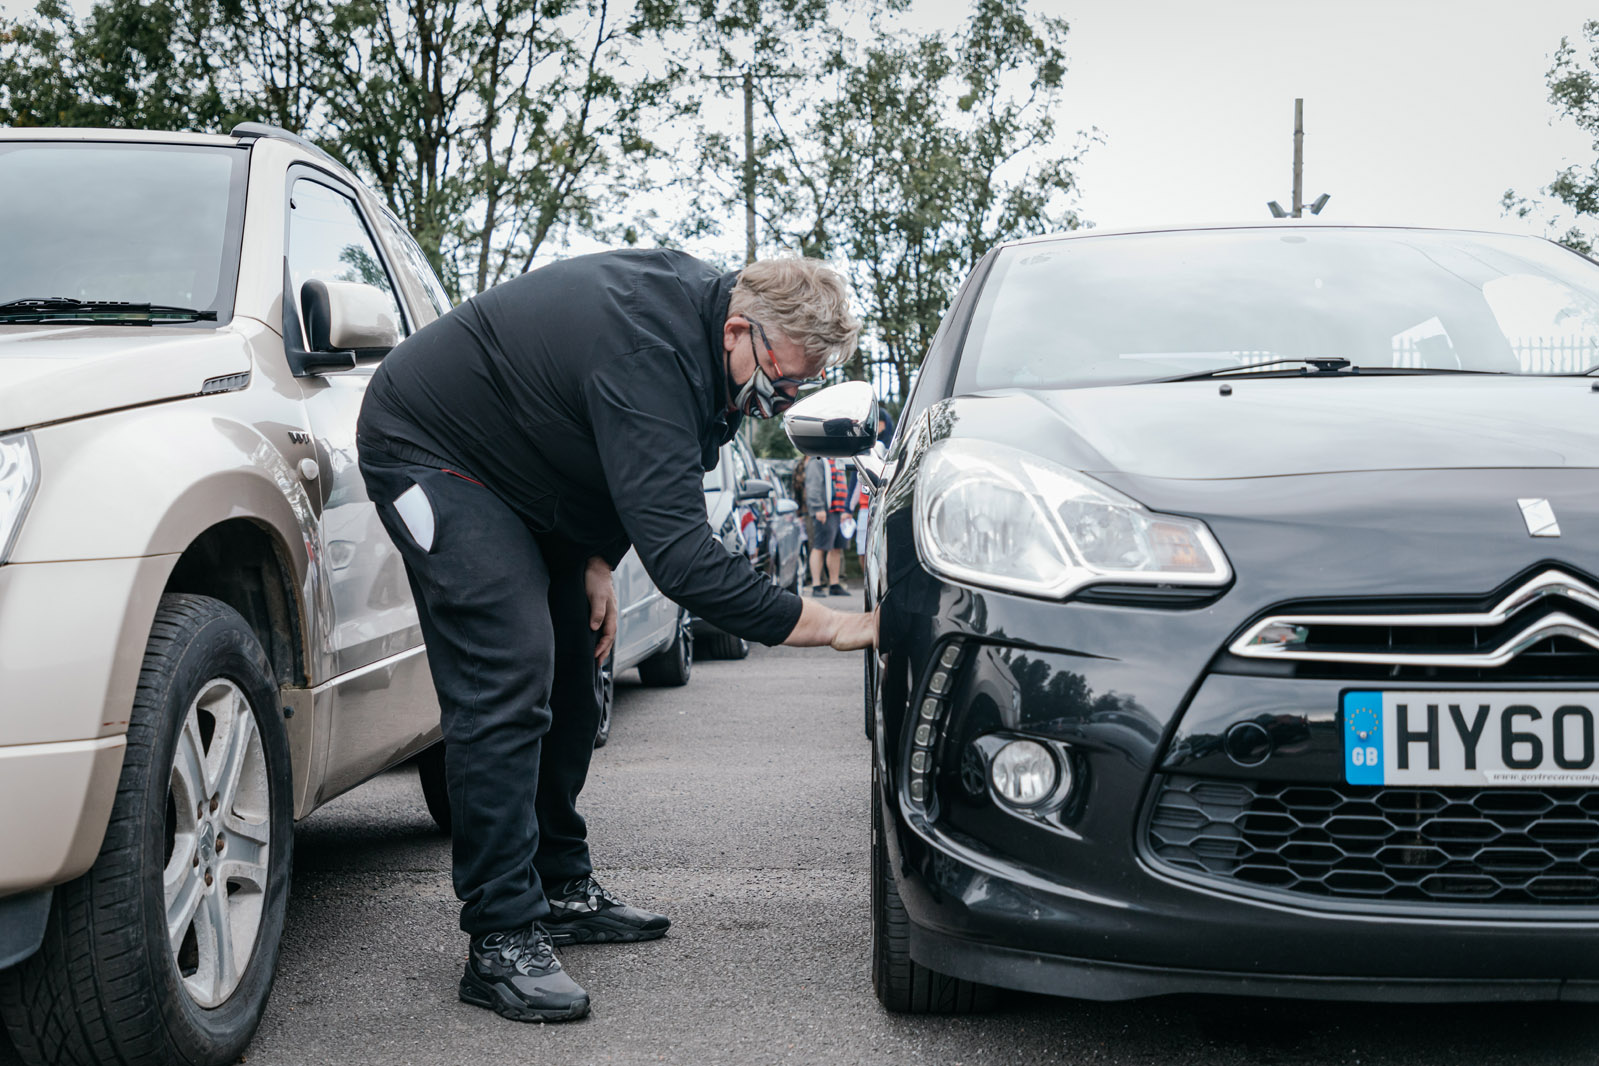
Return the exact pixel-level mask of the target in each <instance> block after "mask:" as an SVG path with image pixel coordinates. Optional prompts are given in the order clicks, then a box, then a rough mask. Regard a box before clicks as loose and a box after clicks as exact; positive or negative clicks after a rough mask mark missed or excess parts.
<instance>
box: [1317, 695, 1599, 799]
mask: <svg viewBox="0 0 1599 1066" xmlns="http://www.w3.org/2000/svg"><path fill="white" fill-rule="evenodd" d="M1596 711H1599V692H1345V693H1344V695H1343V715H1342V717H1343V734H1344V780H1345V781H1346V782H1348V783H1349V784H1351V785H1469V786H1475V787H1483V786H1489V787H1492V786H1496V785H1499V786H1512V785H1523V786H1526V785H1534V786H1543V787H1555V788H1561V787H1566V788H1578V787H1592V786H1594V785H1599V767H1596V766H1595V759H1594V754H1595V752H1594V717H1595V713H1596Z"/></svg>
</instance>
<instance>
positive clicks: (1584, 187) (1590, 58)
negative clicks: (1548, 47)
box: [1500, 19, 1599, 254]
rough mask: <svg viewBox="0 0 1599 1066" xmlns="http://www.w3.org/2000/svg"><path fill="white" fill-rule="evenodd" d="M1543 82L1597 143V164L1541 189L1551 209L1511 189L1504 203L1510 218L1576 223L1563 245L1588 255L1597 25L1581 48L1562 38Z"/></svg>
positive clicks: (1597, 111)
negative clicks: (1536, 216) (1538, 217)
mask: <svg viewBox="0 0 1599 1066" xmlns="http://www.w3.org/2000/svg"><path fill="white" fill-rule="evenodd" d="M1544 78H1545V82H1546V83H1547V85H1548V87H1549V102H1550V103H1551V104H1554V105H1555V107H1556V109H1557V110H1558V112H1559V115H1560V117H1562V118H1565V119H1569V120H1570V121H1571V122H1573V123H1575V124H1576V126H1577V128H1578V129H1580V130H1582V131H1583V132H1584V133H1586V134H1588V135H1589V136H1590V137H1592V138H1593V148H1594V153H1595V157H1596V158H1595V161H1594V162H1591V163H1588V164H1586V165H1578V166H1570V167H1567V168H1565V169H1564V170H1561V171H1559V172H1558V173H1556V174H1555V176H1554V179H1553V180H1552V181H1550V183H1549V184H1548V185H1545V186H1544V187H1543V188H1542V189H1541V190H1539V191H1540V192H1541V193H1543V194H1544V195H1545V196H1548V197H1551V198H1553V200H1554V203H1553V204H1551V203H1549V202H1548V201H1545V200H1541V199H1538V198H1537V197H1529V196H1523V195H1521V194H1519V193H1517V192H1516V190H1515V189H1507V190H1506V191H1505V194H1504V197H1503V198H1502V200H1501V201H1500V204H1501V206H1502V207H1503V208H1504V211H1505V213H1506V214H1507V215H1514V216H1516V217H1517V218H1527V217H1528V216H1530V215H1533V214H1542V215H1543V216H1544V222H1545V225H1547V226H1549V227H1550V228H1558V226H1560V225H1562V224H1566V223H1567V222H1570V221H1572V220H1573V219H1574V220H1575V224H1571V225H1568V227H1567V229H1566V232H1565V234H1564V235H1563V236H1561V237H1560V238H1559V240H1560V243H1561V244H1564V245H1566V246H1567V247H1568V248H1573V249H1575V250H1577V251H1579V252H1582V253H1584V254H1589V253H1591V252H1592V251H1593V247H1594V238H1593V236H1592V235H1590V234H1589V233H1588V232H1586V231H1585V230H1584V229H1583V228H1582V223H1583V222H1585V221H1586V220H1589V219H1592V218H1594V217H1596V216H1599V20H1592V19H1590V20H1589V21H1587V22H1585V23H1583V26H1582V41H1581V43H1580V44H1574V43H1573V42H1572V40H1571V38H1570V37H1562V38H1560V47H1559V48H1558V49H1557V50H1556V51H1555V57H1554V61H1553V63H1552V64H1551V65H1550V67H1549V71H1548V73H1547V74H1546V75H1545V76H1544ZM1557 205H1558V206H1557Z"/></svg>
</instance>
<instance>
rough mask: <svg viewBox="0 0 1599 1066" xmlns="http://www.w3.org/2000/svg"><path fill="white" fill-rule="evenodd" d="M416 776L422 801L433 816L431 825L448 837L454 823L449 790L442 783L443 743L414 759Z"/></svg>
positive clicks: (440, 742)
mask: <svg viewBox="0 0 1599 1066" xmlns="http://www.w3.org/2000/svg"><path fill="white" fill-rule="evenodd" d="M416 776H417V779H418V780H419V781H421V782H422V799H423V800H424V801H426V803H427V805H428V813H429V814H431V815H432V816H433V824H434V825H436V826H438V827H439V832H441V833H443V834H444V835H445V836H449V835H450V834H451V832H452V829H451V827H452V826H453V824H454V823H453V822H452V821H451V820H450V790H449V787H448V786H447V785H446V784H445V783H444V741H442V740H441V741H439V742H438V743H437V744H435V745H433V746H432V747H431V748H429V749H427V750H426V751H424V752H423V753H422V754H421V755H418V756H417V757H416Z"/></svg>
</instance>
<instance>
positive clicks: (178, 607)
mask: <svg viewBox="0 0 1599 1066" xmlns="http://www.w3.org/2000/svg"><path fill="white" fill-rule="evenodd" d="M41 197H43V198H44V199H41ZM46 200H48V202H49V203H53V204H59V205H62V207H63V209H61V210H52V209H43V208H41V206H40V205H41V204H42V203H44V202H45V201H46ZM0 249H3V251H4V254H3V255H0V1015H3V1017H4V1021H5V1024H6V1027H7V1029H8V1030H9V1032H10V1034H11V1039H12V1042H13V1043H14V1044H15V1046H16V1050H17V1053H18V1055H19V1056H20V1057H21V1058H22V1060H23V1061H24V1062H27V1063H46V1062H48V1063H68V1062H70V1063H100V1062H111V1061H115V1062H118V1063H123V1064H150V1066H166V1064H169V1063H175V1062H183V1063H190V1064H197V1066H203V1064H217V1066H220V1064H223V1063H232V1062H235V1061H238V1059H239V1058H240V1055H241V1053H242V1052H243V1051H244V1050H245V1047H246V1045H247V1043H248V1042H249V1040H250V1037H251V1034H252V1033H253V1032H254V1031H255V1027H256V1024H257V1022H258V1021H259V1019H260V1017H261V1013H262V1010H263V1008H264V1007H265V1004H266V1001H267V996H268V993H269V991H270V990H271V987H272V981H273V975H274V972H275V969H276V966H277V959H278V946H279V942H280V939H281V936H282V933H283V926H284V919H285V907H286V904H287V902H288V896H289V884H290V868H291V861H290V860H291V855H292V851H293V844H294V821H295V820H296V819H299V818H303V817H305V816H306V815H308V814H310V813H311V812H312V811H313V810H315V809H316V808H317V807H319V806H320V805H321V804H323V803H326V802H327V801H328V800H330V799H332V798H333V797H335V796H337V795H339V794H340V793H342V792H345V791H346V790H348V789H351V788H354V787H355V786H356V785H358V784H360V783H361V782H362V781H364V780H366V779H367V778H369V777H371V776H373V775H374V774H377V773H379V772H381V771H382V770H384V769H385V768H386V767H388V766H391V765H393V764H395V763H397V762H399V761H401V760H403V759H406V758H408V757H409V756H411V755H413V754H414V753H416V752H417V751H418V750H420V749H422V748H424V747H426V746H427V745H428V744H430V743H432V742H433V741H434V740H435V739H436V738H437V736H438V733H439V720H438V708H437V706H436V704H435V700H434V694H433V686H432V684H431V682H430V680H429V676H428V669H427V662H426V659H425V656H424V648H423V645H422V636H421V632H420V630H419V628H418V625H417V615H416V610H415V607H414V605H413V604H412V601H411V597H410V591H409V588H408V585H407V583H406V579H405V572H404V567H403V565H402V563H401V561H400V558H399V556H398V554H397V553H396V552H395V550H394V546H393V544H392V543H391V542H390V540H389V537H388V535H387V534H386V533H385V532H384V530H383V528H382V526H381V524H380V523H379V521H378V516H377V513H376V511H375V510H374V509H373V507H372V504H371V502H370V501H369V500H368V499H367V496H366V491H365V488H364V486H363V484H362V480H361V476H360V472H359V471H358V469H357V467H356V461H355V460H356V455H355V420H356V413H357V411H358V410H359V408H360V405H361V399H362V396H363V394H364V392H365V389H366V386H367V383H368V381H369V380H370V378H371V375H372V372H373V369H374V367H375V365H376V364H377V362H378V361H379V360H380V359H381V358H382V357H383V355H384V353H385V352H386V351H387V350H388V349H389V348H390V347H392V346H393V345H394V344H395V343H397V342H398V341H399V340H400V339H401V338H402V337H403V336H405V335H407V334H408V333H410V332H412V331H414V330H415V329H418V328H420V327H421V326H423V325H425V324H427V323H428V322H430V321H432V320H433V319H434V318H435V317H436V316H437V315H439V314H441V313H443V312H444V311H445V310H446V309H447V308H448V306H449V302H448V299H447V297H446V296H445V294H444V290H443V288H442V287H441V286H440V285H439V282H438V279H437V278H435V277H434V275H433V272H432V270H431V269H430V268H429V266H428V262H427V259H426V257H425V256H424V255H423V253H422V251H421V250H420V249H419V248H418V247H417V245H416V243H415V242H414V241H413V240H412V239H411V237H410V236H409V235H408V234H407V233H406V232H405V230H404V228H403V227H402V226H401V225H400V223H399V222H398V221H397V220H396V219H395V217H394V216H393V215H392V214H390V213H389V212H388V210H386V209H385V208H384V206H383V204H382V202H381V201H380V200H379V199H377V198H376V197H375V196H374V195H373V194H372V193H371V192H370V191H369V190H368V189H366V188H365V187H364V186H363V185H362V183H361V182H360V181H359V180H358V179H357V178H356V177H355V176H354V175H353V174H351V173H350V172H349V171H348V170H346V169H345V168H344V167H343V166H341V165H339V164H338V163H337V162H335V161H334V160H333V159H331V158H330V157H329V156H327V155H326V154H325V153H324V152H322V151H320V150H319V149H317V148H315V147H313V146H312V145H310V144H309V143H307V142H305V141H303V140H301V139H300V138H298V137H295V136H293V135H292V134H289V133H286V132H284V131H282V130H276V129H272V128H270V127H263V126H257V125H254V124H245V125H242V126H239V127H238V128H236V129H235V130H234V131H233V133H232V134H231V135H228V136H210V135H197V134H178V133H152V132H139V131H129V130H67V129H12V130H5V131H0Z"/></svg>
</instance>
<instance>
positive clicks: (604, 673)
mask: <svg viewBox="0 0 1599 1066" xmlns="http://www.w3.org/2000/svg"><path fill="white" fill-rule="evenodd" d="M615 704H616V656H615V655H614V654H612V655H607V656H606V657H605V662H603V663H602V664H600V728H599V729H598V730H597V731H596V732H595V734H594V746H595V747H596V748H603V747H605V742H606V741H607V740H610V739H611V708H612V707H613V706H615Z"/></svg>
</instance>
